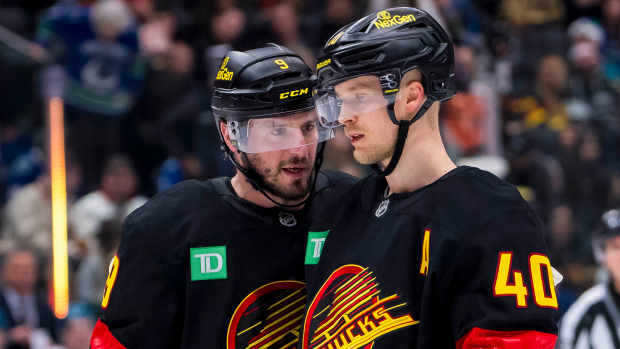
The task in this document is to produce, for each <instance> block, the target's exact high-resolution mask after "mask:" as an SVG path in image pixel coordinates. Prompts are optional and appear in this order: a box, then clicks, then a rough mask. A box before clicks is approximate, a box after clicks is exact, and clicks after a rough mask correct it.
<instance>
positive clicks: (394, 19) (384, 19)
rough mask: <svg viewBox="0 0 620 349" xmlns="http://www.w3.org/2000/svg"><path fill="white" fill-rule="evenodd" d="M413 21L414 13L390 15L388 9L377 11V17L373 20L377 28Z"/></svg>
mask: <svg viewBox="0 0 620 349" xmlns="http://www.w3.org/2000/svg"><path fill="white" fill-rule="evenodd" d="M409 22H415V16H414V15H405V16H400V15H395V16H392V15H391V14H390V13H389V12H388V11H381V12H379V13H377V19H376V20H375V23H374V24H375V27H377V29H385V28H390V27H393V26H395V25H398V24H403V23H409Z"/></svg>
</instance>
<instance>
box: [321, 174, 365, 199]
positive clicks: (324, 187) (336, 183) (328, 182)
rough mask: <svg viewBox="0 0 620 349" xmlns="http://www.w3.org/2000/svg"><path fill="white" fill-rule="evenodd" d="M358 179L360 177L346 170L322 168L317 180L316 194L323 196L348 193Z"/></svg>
mask: <svg viewBox="0 0 620 349" xmlns="http://www.w3.org/2000/svg"><path fill="white" fill-rule="evenodd" d="M358 181H359V178H357V177H353V176H351V175H350V174H347V173H344V172H339V171H332V170H322V171H320V172H319V174H318V177H317V180H316V189H315V196H318V197H321V196H331V195H338V194H343V193H346V192H347V191H349V190H350V189H351V188H352V187H353V186H354V185H355V183H357V182H358Z"/></svg>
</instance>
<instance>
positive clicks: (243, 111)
mask: <svg viewBox="0 0 620 349" xmlns="http://www.w3.org/2000/svg"><path fill="white" fill-rule="evenodd" d="M315 79H316V78H315V76H314V75H313V72H312V70H311V69H310V68H309V67H308V65H307V64H306V63H304V61H303V59H302V58H301V57H300V56H299V55H297V54H296V53H294V52H293V51H290V50H289V49H287V48H286V47H283V46H279V45H276V44H268V45H267V46H265V47H262V48H258V49H254V50H250V51H245V52H241V51H230V52H229V53H228V54H227V55H226V57H224V59H223V60H222V62H221V64H220V68H219V71H218V73H217V76H216V78H215V83H214V87H215V90H214V91H213V97H212V101H211V109H212V110H213V113H214V114H215V116H216V117H220V118H224V119H226V120H237V121H241V120H247V119H251V118H261V117H273V116H278V115H286V114H294V113H299V112H303V111H308V110H312V109H313V108H314V103H313V101H312V89H313V87H314V83H315Z"/></svg>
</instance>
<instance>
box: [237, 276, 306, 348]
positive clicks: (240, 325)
mask: <svg viewBox="0 0 620 349" xmlns="http://www.w3.org/2000/svg"><path fill="white" fill-rule="evenodd" d="M305 304H306V287H305V284H304V283H303V282H301V281H294V280H285V281H275V282H272V283H269V284H266V285H264V286H261V287H259V288H258V289H256V290H254V291H253V292H252V293H250V294H249V295H248V296H247V297H245V299H243V301H241V304H239V306H237V309H235V312H234V314H233V316H232V318H231V320H230V323H229V325H228V334H227V339H226V349H240V348H244V349H271V348H273V349H276V348H277V349H295V348H297V342H298V341H299V334H300V330H301V323H302V319H303V315H304V306H305Z"/></svg>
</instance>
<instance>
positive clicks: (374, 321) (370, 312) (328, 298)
mask: <svg viewBox="0 0 620 349" xmlns="http://www.w3.org/2000/svg"><path fill="white" fill-rule="evenodd" d="M381 293H382V290H381V289H379V285H378V283H377V282H376V277H375V276H374V275H373V272H372V271H370V270H368V268H363V267H361V266H359V265H355V264H347V265H344V266H342V267H340V268H338V269H336V270H335V271H334V272H333V273H332V274H331V275H330V276H329V278H327V280H326V281H325V283H324V284H323V285H322V286H321V288H320V289H319V291H318V293H317V295H316V297H315V298H314V299H313V300H312V303H311V304H310V306H309V307H308V313H307V314H306V319H305V320H304V327H303V339H302V349H333V348H341V349H344V348H350V349H353V348H363V349H370V348H372V346H373V343H374V341H375V339H377V338H378V337H381V336H383V335H385V334H388V333H390V332H392V331H396V330H397V329H400V328H403V327H408V326H413V325H416V324H418V323H419V321H416V320H414V319H413V317H411V315H409V314H407V313H406V312H405V308H403V307H404V306H406V305H407V303H406V302H405V301H403V300H402V299H400V296H399V295H397V294H392V295H390V296H387V297H382V295H381ZM314 318H318V325H317V327H316V328H314V329H311V328H310V323H311V320H312V319H314ZM311 330H312V333H311Z"/></svg>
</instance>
